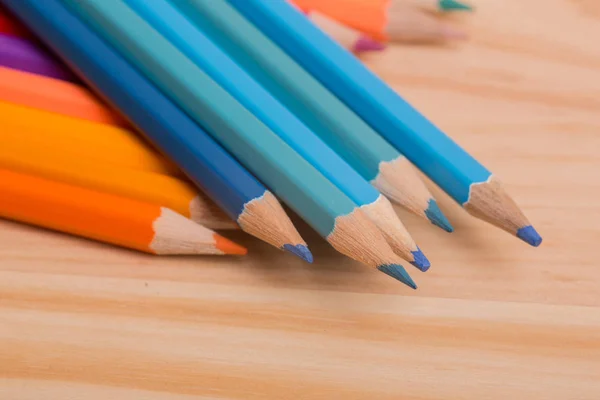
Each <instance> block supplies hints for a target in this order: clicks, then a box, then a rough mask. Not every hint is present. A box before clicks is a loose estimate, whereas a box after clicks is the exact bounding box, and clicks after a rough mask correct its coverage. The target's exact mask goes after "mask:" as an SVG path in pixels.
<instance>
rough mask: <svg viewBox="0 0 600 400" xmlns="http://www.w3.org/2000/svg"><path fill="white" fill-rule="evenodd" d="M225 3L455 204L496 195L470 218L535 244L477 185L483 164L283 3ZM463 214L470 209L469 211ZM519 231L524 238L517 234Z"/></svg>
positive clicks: (509, 204)
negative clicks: (506, 228)
mask: <svg viewBox="0 0 600 400" xmlns="http://www.w3.org/2000/svg"><path fill="white" fill-rule="evenodd" d="M227 1H228V2H229V3H230V4H233V5H234V6H235V7H236V8H237V9H238V10H239V11H241V12H242V13H243V14H244V15H245V16H246V17H247V18H249V19H250V20H251V21H253V23H254V24H256V25H257V26H258V27H260V29H261V30H262V31H263V32H265V33H267V34H268V35H269V36H270V37H271V38H272V39H273V40H275V41H276V42H277V43H278V44H279V45H280V46H281V47H282V48H284V49H285V50H286V51H287V52H288V54H290V55H291V56H292V57H294V58H295V59H296V60H297V61H298V62H300V63H301V64H302V65H303V66H304V67H305V68H306V69H307V70H308V71H309V72H311V73H312V74H313V75H314V76H316V77H317V78H318V79H319V80H320V81H321V82H322V83H324V84H325V85H326V86H327V87H328V88H329V89H330V90H331V91H332V92H334V93H335V94H336V95H337V96H338V97H339V98H340V99H342V100H343V101H344V102H345V103H346V104H348V105H349V106H350V107H351V108H352V109H354V111H355V112H356V113H358V114H359V115H360V116H361V117H362V118H363V119H364V120H365V121H366V122H368V123H369V124H370V125H371V126H372V127H374V128H375V129H376V130H377V131H378V132H379V133H380V134H381V135H382V136H384V137H385V138H386V140H387V141H388V142H390V143H391V144H392V145H394V146H395V147H396V148H397V149H398V150H400V151H402V152H403V153H404V154H405V155H406V156H407V157H409V158H410V160H411V161H412V162H413V163H414V164H415V165H416V166H417V167H419V168H420V169H421V170H422V171H423V172H424V173H425V174H427V175H428V176H429V177H430V178H431V179H432V180H433V181H434V182H435V183H437V184H438V185H439V186H440V187H441V188H442V189H444V191H445V192H446V193H448V194H449V195H450V196H451V197H452V198H453V199H454V200H456V201H457V202H458V203H459V204H461V205H462V206H463V207H464V206H467V205H468V204H469V201H470V197H471V188H474V187H480V188H482V189H486V188H487V192H488V193H492V194H493V193H496V194H497V196H493V195H492V196H478V197H477V199H479V200H480V201H481V202H482V203H484V204H485V205H482V204H478V206H477V211H476V212H475V211H473V214H474V215H476V216H478V217H481V216H482V214H485V215H486V218H484V219H486V220H487V221H489V222H492V223H493V224H494V225H496V226H500V227H503V226H506V224H505V223H504V220H505V219H511V220H513V223H511V224H510V225H511V226H513V227H514V226H518V225H521V228H519V230H518V231H517V232H514V231H513V232H512V233H513V234H516V235H517V236H519V237H520V238H521V239H523V240H525V241H526V242H528V243H530V244H532V245H539V243H541V237H539V235H538V234H537V232H535V230H534V229H533V227H531V225H529V223H528V222H527V219H526V218H525V216H524V215H523V214H522V212H521V211H520V210H519V209H518V207H516V205H515V204H514V202H513V201H512V200H511V199H510V197H508V195H506V194H505V193H504V192H503V191H502V189H501V186H499V185H487V186H485V185H484V186H481V184H484V183H487V182H490V179H491V173H490V172H489V171H488V170H487V169H486V168H485V167H484V166H483V165H481V164H480V163H479V162H478V161H477V160H475V158H473V157H472V156H471V155H470V154H468V153H467V152H466V151H465V150H463V149H462V148H461V147H460V146H459V145H458V144H457V143H455V142H454V141H453V140H452V139H451V138H450V137H448V136H447V135H445V134H444V133H443V132H442V131H441V130H440V129H438V128H437V127H436V126H435V125H433V124H432V123H431V122H430V121H429V120H428V119H427V118H425V117H424V116H423V115H422V114H420V113H419V112H418V111H417V110H415V109H414V108H413V107H412V106H411V105H410V104H408V102H406V101H405V100H403V99H402V98H401V97H400V96H399V95H397V94H396V93H395V92H394V91H393V90H392V89H391V88H390V87H389V86H387V85H386V84H385V83H384V82H383V81H382V80H380V79H379V78H378V77H377V76H375V75H374V74H373V73H372V72H370V71H369V70H368V69H367V68H366V67H365V66H364V65H362V64H361V63H360V62H359V61H358V60H357V59H356V58H354V57H353V56H352V55H351V54H349V53H347V52H345V51H344V50H343V49H340V48H339V46H337V45H336V44H335V43H334V42H333V41H332V40H331V39H329V38H328V37H327V36H326V35H324V34H323V33H322V32H320V31H319V30H318V29H316V28H315V27H314V26H313V25H311V24H310V23H309V22H308V21H307V20H306V18H305V17H304V16H303V15H302V14H301V13H300V12H298V11H297V10H295V9H294V8H293V7H291V6H290V5H289V4H287V3H286V2H283V1H269V2H263V1H260V0H227ZM500 194H501V195H500ZM484 199H485V201H484ZM491 199H495V200H491ZM466 209H467V210H468V211H469V210H473V209H472V208H470V207H467V208H466ZM523 224H525V225H523ZM519 232H521V233H519ZM523 232H527V234H526V235H523ZM530 233H531V234H530Z"/></svg>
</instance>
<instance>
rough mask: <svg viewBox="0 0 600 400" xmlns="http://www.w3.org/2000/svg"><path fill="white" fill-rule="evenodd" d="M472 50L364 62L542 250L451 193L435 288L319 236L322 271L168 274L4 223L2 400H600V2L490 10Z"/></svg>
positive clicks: (437, 235)
mask: <svg viewBox="0 0 600 400" xmlns="http://www.w3.org/2000/svg"><path fill="white" fill-rule="evenodd" d="M478 6H479V9H478V12H477V13H476V14H474V15H473V16H472V17H468V18H465V17H462V18H457V19H456V23H457V24H462V25H464V26H466V27H468V29H469V31H470V32H471V34H472V40H471V41H470V42H469V43H467V44H465V45H459V46H456V47H447V48H427V47H396V48H392V49H390V50H389V51H387V52H386V53H385V54H382V55H374V56H369V57H368V58H367V59H366V60H365V61H366V62H367V63H368V64H369V65H370V66H371V67H372V68H373V69H374V70H376V71H377V72H378V73H380V74H381V75H382V76H384V77H385V78H386V79H387V80H388V81H389V82H390V83H391V84H393V85H394V87H395V88H397V89H398V90H399V91H400V92H401V93H403V94H404V95H405V96H406V97H407V98H408V99H409V100H410V101H412V102H413V103H414V104H416V105H417V106H418V108H420V109H421V110H422V111H423V112H424V113H426V114H427V115H428V116H430V117H431V118H432V119H433V120H434V121H435V122H436V123H438V124H439V125H440V126H441V127H442V128H444V129H445V130H446V131H447V132H448V133H449V134H451V135H452V136H453V137H455V138H456V140H458V141H459V142H460V143H461V144H463V145H464V146H465V147H466V148H467V149H468V150H469V151H471V152H472V153H474V154H475V156H477V157H478V158H479V159H481V160H483V161H484V162H485V163H486V164H487V165H488V166H489V167H490V168H491V169H492V170H493V171H495V173H496V174H497V175H499V176H500V177H501V178H502V179H503V181H504V182H505V184H506V185H507V187H508V189H509V190H510V192H511V193H512V195H513V196H514V198H515V199H516V200H517V201H518V202H519V203H520V205H521V206H522V208H523V209H524V210H525V212H526V213H527V215H528V216H529V217H530V219H531V220H532V221H533V222H534V224H535V225H536V227H537V228H538V229H539V231H540V232H541V233H542V235H543V236H544V239H545V241H544V243H543V245H542V246H541V247H540V248H538V249H533V248H529V247H528V246H526V245H525V244H522V243H521V242H519V241H518V240H516V239H514V238H512V237H510V236H508V235H506V234H504V233H503V232H501V231H499V230H497V229H494V228H492V227H490V226H488V225H486V224H484V223H482V222H479V221H476V220H474V219H472V218H470V217H469V216H467V215H466V214H465V213H464V212H463V211H462V210H461V209H459V208H458V207H457V206H456V205H454V204H451V203H450V201H449V200H447V198H446V197H444V196H443V195H442V194H441V193H439V191H436V194H437V195H438V197H439V198H440V199H441V203H442V205H443V206H444V209H445V210H446V211H447V213H448V215H449V216H450V217H451V219H452V222H453V223H454V225H455V227H456V232H455V233H454V234H452V235H449V234H445V233H444V232H442V231H440V230H436V229H435V228H433V227H431V226H428V225H426V224H424V223H422V222H421V221H419V220H417V219H416V218H413V217H411V216H409V215H405V214H402V215H403V216H405V217H406V218H405V220H406V224H407V226H408V227H409V228H410V229H411V231H412V232H413V233H414V237H415V238H416V239H417V240H418V242H419V243H420V245H421V247H422V248H423V249H424V250H425V252H426V253H427V255H428V256H429V258H430V259H431V260H432V262H433V263H434V267H433V268H432V269H431V271H430V272H428V273H427V274H421V273H419V272H418V271H416V270H414V269H413V270H411V272H412V273H413V276H414V277H415V278H416V279H417V280H418V283H419V284H420V289H419V290H418V291H417V292H412V291H409V290H408V289H405V288H404V287H403V286H402V285H400V284H399V283H397V282H395V281H393V280H391V279H389V278H388V277H386V276H384V275H383V274H378V273H375V272H373V271H369V270H367V269H366V268H363V267H361V266H360V265H357V264H356V263H353V262H350V261H347V260H345V259H344V258H342V257H341V256H339V255H337V254H335V253H334V251H332V250H331V249H330V248H328V247H327V246H326V245H325V244H324V243H323V242H322V241H321V240H319V239H318V238H317V237H316V236H315V235H314V234H312V233H311V232H310V231H309V230H307V229H306V228H305V226H303V225H300V228H301V229H302V231H303V233H304V236H305V238H306V239H307V240H309V242H310V245H311V248H312V249H313V251H314V253H315V256H316V258H317V260H318V262H316V263H315V264H314V265H306V264H303V263H301V262H300V261H297V260H295V259H294V258H293V257H290V256H287V255H285V254H283V253H280V252H278V251H276V250H273V249H271V248H269V247H268V246H266V245H264V244H261V243H258V242H257V241H255V240H253V239H250V238H247V237H245V236H244V235H242V234H240V233H236V234H233V235H232V237H233V238H235V239H237V240H239V241H240V242H242V243H245V244H246V245H248V246H249V247H250V248H251V249H252V254H251V255H250V256H249V257H247V258H245V259H231V258H216V257H215V258H170V259H167V258H153V257H149V256H144V255H139V254H136V253H133V252H128V251H124V250H119V249H114V248H111V247H108V246H104V245H100V244H96V243H92V242H88V241H85V240H80V239H76V238H71V237H68V236H64V235H60V234H55V233H51V232H46V231H42V230H39V229H35V228H31V227H27V226H23V225H19V224H15V223H11V222H0V399H2V400H42V399H43V400H67V399H68V400H71V399H86V400H96V399H98V400H100V399H101V400H104V399H111V400H125V399H127V400H131V399H135V400H157V399H161V400H162V399H168V400H189V399H240V400H255V399H278V400H280V399H326V400H330V399H343V400H353V399H377V400H387V399H402V400H408V399H419V400H429V399H440V400H442V399H443V400H453V399H456V400H466V399H473V400H484V399H502V400H504V399H514V400H525V399H526V400H535V399H540V400H549V399H560V400H574V399H589V400H597V399H599V398H600V291H599V289H600V265H599V262H598V261H597V257H598V254H599V253H600V202H599V201H598V196H599V195H600V177H599V174H600V157H599V156H598V153H599V150H600V46H598V38H600V23H599V22H600V3H599V2H598V1H597V0H579V1H575V0H571V1H568V0H528V1H523V0H479V1H478Z"/></svg>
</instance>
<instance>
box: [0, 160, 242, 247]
mask: <svg viewBox="0 0 600 400" xmlns="http://www.w3.org/2000/svg"><path fill="white" fill-rule="evenodd" d="M0 217H2V218H8V219H11V220H15V221H19V222H25V223H28V224H33V225H37V226H42V227H44V228H49V229H53V230H56V231H60V232H65V233H70V234H73V235H78V236H82V237H85V238H89V239H94V240H98V241H101V242H106V243H110V244H114V245H118V246H122V247H126V248H130V249H134V250H139V251H143V252H146V253H151V254H161V255H175V254H213V255H223V254H235V255H244V254H246V252H247V251H246V249H245V248H243V247H241V246H239V245H237V244H235V243H233V242H231V241H229V240H227V239H225V238H224V237H222V236H219V235H217V234H216V233H214V232H213V231H211V230H209V229H207V228H204V227H203V226H201V225H198V224H196V223H194V222H192V221H190V220H189V219H187V218H185V217H183V216H181V215H179V214H177V213H176V212H174V211H172V210H169V209H168V208H165V207H160V206H157V205H155V204H149V203H143V202H140V201H135V200H131V199H127V198H124V197H119V196H114V195H110V194H106V193H102V192H99V191H95V190H89V189H84V188H81V187H77V186H72V185H67V184H65V183H62V182H55V181H52V180H48V179H43V178H39V177H35V176H31V175H27V174H22V173H17V172H13V171H10V170H7V169H0Z"/></svg>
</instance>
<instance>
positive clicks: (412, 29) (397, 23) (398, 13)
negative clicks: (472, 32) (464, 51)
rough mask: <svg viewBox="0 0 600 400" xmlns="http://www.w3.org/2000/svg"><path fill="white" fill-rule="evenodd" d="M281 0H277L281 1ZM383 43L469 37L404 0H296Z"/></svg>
mask: <svg viewBox="0 0 600 400" xmlns="http://www.w3.org/2000/svg"><path fill="white" fill-rule="evenodd" d="M279 1H281V0H276V2H279ZM294 3H295V4H296V5H297V6H298V7H300V8H301V9H302V10H304V11H305V12H306V11H310V10H316V11H319V12H321V13H323V14H325V15H327V16H329V17H330V18H332V19H335V20H337V21H339V22H340V23H343V24H344V25H347V26H350V27H352V28H354V29H356V30H358V31H360V32H363V33H364V34H366V35H368V36H370V37H371V38H373V39H375V40H379V41H382V42H386V41H392V42H403V43H437V42H445V41H451V40H462V39H465V38H466V35H465V33H464V32H462V31H460V30H458V29H457V28H454V27H453V26H451V25H449V24H447V23H445V22H443V21H440V20H438V19H436V18H434V17H433V16H431V15H427V14H426V13H422V12H421V11H420V10H419V9H418V8H415V7H412V6H410V5H407V4H406V3H405V2H403V1H391V2H390V0H328V1H322V0H294Z"/></svg>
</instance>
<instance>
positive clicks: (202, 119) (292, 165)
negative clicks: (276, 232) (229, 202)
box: [63, 0, 416, 288]
mask: <svg viewBox="0 0 600 400" xmlns="http://www.w3.org/2000/svg"><path fill="white" fill-rule="evenodd" d="M63 2H64V3H65V4H68V5H69V6H70V7H72V9H73V10H74V11H76V13H77V14H79V15H80V16H81V18H82V19H83V20H85V21H87V22H88V23H89V24H90V25H91V26H93V27H94V28H95V29H97V31H98V32H99V33H101V35H102V36H103V37H104V38H105V39H106V40H108V41H109V42H110V43H111V44H112V45H113V46H115V48H117V49H118V50H120V51H121V53H122V54H123V55H124V56H126V57H127V58H128V59H129V60H130V62H132V63H133V64H134V65H136V66H137V67H138V68H140V70H142V71H143V72H145V73H146V74H147V75H148V76H150V77H151V78H152V79H153V80H154V81H155V83H156V84H157V85H158V86H159V87H160V88H161V89H162V90H164V91H165V92H166V93H168V94H169V95H171V96H172V97H173V98H174V99H175V100H176V101H177V102H178V104H179V105H180V106H181V107H182V108H183V109H184V110H185V111H187V112H188V113H189V114H190V115H192V116H193V117H194V118H195V119H196V120H197V121H198V122H199V123H202V124H203V125H204V126H205V127H206V128H207V130H208V131H209V132H210V133H211V134H212V135H213V136H214V137H215V138H216V139H217V140H219V141H220V142H221V144H223V145H224V146H225V147H226V148H227V149H228V150H229V151H231V153H232V154H233V155H234V156H236V157H237V158H238V159H239V160H240V161H241V162H242V163H244V164H245V165H246V166H247V167H248V168H249V169H250V170H251V171H252V172H253V173H255V174H256V175H257V176H258V177H259V178H260V179H261V180H262V181H264V182H265V183H266V184H267V185H268V186H269V187H271V189H272V190H274V191H275V193H276V194H277V195H278V196H279V197H280V198H282V200H284V201H285V202H286V203H287V204H288V205H289V206H290V207H291V208H292V209H294V211H296V212H297V213H298V214H299V215H300V216H301V217H302V218H303V219H304V220H305V221H306V222H307V223H308V224H309V225H311V226H312V227H313V228H314V229H315V230H316V231H317V232H318V233H320V234H321V235H322V236H323V237H325V238H326V239H327V241H328V242H329V243H330V244H332V245H333V247H334V248H336V249H337V250H338V251H340V252H342V253H344V254H346V255H348V256H350V257H352V258H354V259H356V260H359V261H362V262H363V263H365V264H367V265H370V266H373V267H377V268H379V269H384V270H385V269H388V268H393V269H394V271H397V272H398V273H399V274H398V279H400V280H402V281H403V283H405V284H407V285H408V286H411V287H413V288H415V287H416V285H415V284H414V282H413V281H412V279H411V278H410V276H409V275H408V273H407V272H406V270H404V268H403V267H402V266H401V265H400V264H399V262H400V258H399V257H398V256H396V255H395V254H394V252H393V251H392V249H391V248H390V247H389V246H388V244H387V243H386V241H385V239H384V237H383V236H382V234H381V233H380V232H379V231H378V229H377V227H376V226H375V225H374V224H373V223H372V222H371V221H370V220H369V219H368V218H367V217H366V216H364V214H363V213H362V211H360V209H359V208H358V207H357V206H356V204H355V203H353V202H352V201H351V200H350V199H349V198H348V197H347V196H346V195H345V194H344V193H342V192H341V191H340V190H339V189H338V188H337V187H335V186H334V185H333V184H331V182H329V181H328V180H327V179H326V178H325V177H324V176H323V175H322V174H321V173H320V172H319V171H317V170H316V169H315V168H314V167H313V166H312V165H310V164H309V163H308V162H307V161H306V160H304V159H303V158H302V157H301V156H300V155H298V154H297V153H296V152H294V150H292V149H291V148H290V147H289V146H288V145H287V144H285V143H284V142H283V141H282V140H280V139H279V140H275V141H273V140H272V139H271V137H273V136H274V135H273V133H272V132H271V131H270V130H269V129H268V128H267V127H266V126H265V125H264V124H263V123H262V122H260V120H258V119H257V118H256V117H255V116H254V115H253V114H252V113H250V112H249V111H248V110H247V109H245V108H244V107H243V106H242V105H241V104H239V103H238V102H237V101H236V100H235V99H234V98H233V97H231V95H229V94H228V93H227V92H226V91H225V90H224V89H223V88H221V87H220V86H219V85H218V84H217V83H215V82H214V81H213V80H212V79H211V78H210V77H209V76H208V75H206V74H205V73H204V72H203V71H202V70H201V69H200V68H198V67H197V66H196V65H195V64H194V63H193V62H192V61H191V60H189V59H188V58H187V57H186V56H185V55H184V54H182V53H181V52H180V51H179V50H177V49H176V48H175V47H174V46H173V45H172V44H171V43H170V42H169V41H168V40H166V39H165V38H164V37H162V36H161V35H160V34H159V33H158V32H156V31H155V30H154V29H153V28H152V27H151V26H150V25H148V24H147V23H146V22H145V21H144V20H143V19H142V18H140V17H139V16H138V15H137V14H136V13H135V12H134V11H133V10H131V9H130V8H129V7H128V6H127V5H126V4H125V3H124V2H123V1H121V0H100V1H96V0H83V1H81V0H77V1H70V0H67V1H64V0H63ZM263 143H268V145H266V146H265V145H263Z"/></svg>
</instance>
